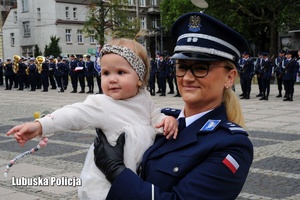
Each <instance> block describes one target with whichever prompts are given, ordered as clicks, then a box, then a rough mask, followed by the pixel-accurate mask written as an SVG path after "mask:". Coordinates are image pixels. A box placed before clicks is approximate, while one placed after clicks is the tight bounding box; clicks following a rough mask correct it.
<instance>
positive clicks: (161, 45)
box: [2, 0, 173, 58]
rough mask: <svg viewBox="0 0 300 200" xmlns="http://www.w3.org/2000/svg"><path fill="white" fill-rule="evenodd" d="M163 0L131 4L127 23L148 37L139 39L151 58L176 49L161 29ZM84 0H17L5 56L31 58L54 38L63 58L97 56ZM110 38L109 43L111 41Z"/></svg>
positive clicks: (7, 24) (7, 29) (10, 14)
mask: <svg viewBox="0 0 300 200" xmlns="http://www.w3.org/2000/svg"><path fill="white" fill-rule="evenodd" d="M160 1H161V0H128V6H127V7H126V12H128V20H133V19H135V18H138V19H139V20H140V23H141V24H140V27H141V29H143V30H145V31H147V32H148V33H149V35H148V36H146V37H143V38H141V39H140V42H141V43H142V44H143V45H144V46H145V47H146V48H147V50H148V52H149V54H151V56H154V55H155V53H156V52H163V53H167V52H170V49H171V50H173V49H172V48H173V46H172V45H171V47H170V45H168V43H169V42H170V40H169V39H168V38H167V37H166V36H165V33H164V31H163V29H162V28H161V25H160V24H161V23H160V22H161V16H160V10H159V5H160ZM87 3H88V1H85V0H17V6H14V7H11V8H10V10H9V12H8V15H7V18H6V20H5V21H4V23H3V27H2V33H3V34H2V35H3V45H2V46H3V54H4V55H3V56H4V57H5V58H7V57H12V56H13V55H19V56H25V57H31V56H38V55H34V48H35V45H37V46H38V48H39V49H40V51H41V52H44V49H45V45H48V44H49V43H50V38H51V36H55V37H56V38H60V40H59V46H60V47H61V51H62V55H61V56H69V55H70V54H75V55H83V54H91V55H94V54H95V50H96V45H97V41H96V40H95V39H94V37H93V36H89V37H85V34H84V33H83V31H82V29H83V27H84V22H85V19H86V14H87V11H88V10H87V9H88V8H87ZM109 38H110V37H109V36H107V40H109Z"/></svg>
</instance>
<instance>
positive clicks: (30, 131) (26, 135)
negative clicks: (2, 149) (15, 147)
mask: <svg viewBox="0 0 300 200" xmlns="http://www.w3.org/2000/svg"><path fill="white" fill-rule="evenodd" d="M11 134H14V138H15V139H16V140H17V142H18V143H19V144H20V146H21V147H22V146H24V144H25V143H26V142H27V141H28V140H31V139H32V138H35V137H36V136H39V135H41V134H42V126H41V124H40V123H39V122H29V123H25V124H21V125H18V126H15V127H13V128H12V129H10V130H9V131H8V132H7V133H6V135H7V136H9V135H11Z"/></svg>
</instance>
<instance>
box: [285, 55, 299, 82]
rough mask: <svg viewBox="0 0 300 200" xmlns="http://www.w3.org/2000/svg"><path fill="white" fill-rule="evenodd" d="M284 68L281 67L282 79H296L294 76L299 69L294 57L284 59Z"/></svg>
mask: <svg viewBox="0 0 300 200" xmlns="http://www.w3.org/2000/svg"><path fill="white" fill-rule="evenodd" d="M284 66H285V68H284V69H283V73H284V74H283V77H282V80H284V81H296V76H297V73H298V71H299V65H298V63H297V61H296V59H290V60H285V61H284Z"/></svg>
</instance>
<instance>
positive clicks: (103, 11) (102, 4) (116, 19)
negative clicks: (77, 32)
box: [83, 0, 140, 44]
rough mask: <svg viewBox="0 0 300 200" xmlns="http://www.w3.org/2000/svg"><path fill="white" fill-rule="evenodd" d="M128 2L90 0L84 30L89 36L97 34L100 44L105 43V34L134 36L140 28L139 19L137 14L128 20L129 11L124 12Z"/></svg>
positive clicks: (126, 0)
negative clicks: (136, 16)
mask: <svg viewBox="0 0 300 200" xmlns="http://www.w3.org/2000/svg"><path fill="white" fill-rule="evenodd" d="M127 4H128V0H110V1H99V0H89V5H88V13H87V16H86V21H85V25H84V29H83V31H84V32H85V33H86V35H87V36H90V35H91V34H95V39H96V40H97V41H98V42H99V44H104V43H105V37H104V36H105V35H110V36H111V37H114V38H116V37H129V38H133V37H134V36H135V35H136V34H137V33H138V31H139V29H140V27H139V21H138V20H137V19H136V18H135V16H133V19H134V20H132V21H130V20H128V17H129V15H128V12H124V11H125V8H126V6H127Z"/></svg>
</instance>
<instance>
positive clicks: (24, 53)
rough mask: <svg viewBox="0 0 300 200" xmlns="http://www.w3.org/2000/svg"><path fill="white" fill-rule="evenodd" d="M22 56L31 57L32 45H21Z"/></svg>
mask: <svg viewBox="0 0 300 200" xmlns="http://www.w3.org/2000/svg"><path fill="white" fill-rule="evenodd" d="M22 56H25V57H33V46H24V47H22Z"/></svg>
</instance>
